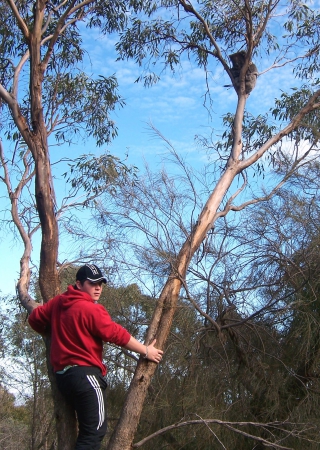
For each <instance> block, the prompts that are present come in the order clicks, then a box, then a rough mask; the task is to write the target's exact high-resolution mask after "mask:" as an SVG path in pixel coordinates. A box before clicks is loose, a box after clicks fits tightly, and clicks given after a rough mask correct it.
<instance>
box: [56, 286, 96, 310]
mask: <svg viewBox="0 0 320 450" xmlns="http://www.w3.org/2000/svg"><path fill="white" fill-rule="evenodd" d="M83 301H85V302H90V303H95V301H94V300H93V298H92V297H91V296H90V295H89V294H87V293H86V292H83V291H79V289H77V288H75V287H74V286H72V285H70V286H68V289H67V290H66V292H64V293H63V294H60V305H61V306H62V308H66V309H67V308H70V306H72V305H74V302H83Z"/></svg>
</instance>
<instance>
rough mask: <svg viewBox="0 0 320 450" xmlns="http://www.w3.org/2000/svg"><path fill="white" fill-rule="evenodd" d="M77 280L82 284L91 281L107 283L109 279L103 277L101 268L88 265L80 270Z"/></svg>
mask: <svg viewBox="0 0 320 450" xmlns="http://www.w3.org/2000/svg"><path fill="white" fill-rule="evenodd" d="M76 280H79V281H81V282H83V281H86V280H89V281H91V282H92V283H98V281H103V283H106V282H107V279H106V278H105V277H104V276H103V275H102V273H101V270H100V269H99V267H97V266H95V265H94V264H86V265H84V266H82V267H80V269H79V270H78V272H77V274H76Z"/></svg>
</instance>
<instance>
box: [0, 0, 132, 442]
mask: <svg viewBox="0 0 320 450" xmlns="http://www.w3.org/2000/svg"><path fill="white" fill-rule="evenodd" d="M128 6H129V5H128V3H127V2H125V1H111V2H104V1H95V0H85V1H84V2H81V1H80V2H79V1H77V0H67V1H61V2H59V1H53V2H48V1H46V0H36V1H31V0H22V1H14V0H7V1H4V2H1V5H0V13H1V15H0V30H1V32H0V35H1V37H0V52H1V57H0V72H1V78H0V79H1V81H0V99H1V105H0V106H1V113H2V116H1V124H0V127H1V134H2V140H1V146H0V161H1V167H2V176H1V181H2V182H3V183H4V187H5V189H6V192H7V198H8V201H9V204H10V208H11V209H10V208H9V209H10V214H11V217H10V219H9V220H8V219H7V220H8V222H13V224H14V226H15V229H16V233H17V235H18V236H19V238H20V239H21V241H22V243H23V254H22V257H21V260H20V271H19V279H18V282H17V292H18V295H19V299H20V302H21V304H22V305H23V306H24V307H25V308H26V309H27V310H28V311H29V310H30V307H31V305H32V303H33V302H34V299H33V297H32V295H33V293H32V292H34V289H33V287H32V285H31V282H30V280H31V267H32V264H31V258H32V239H33V237H34V235H35V233H36V232H37V231H38V230H39V231H40V232H41V245H40V258H39V259H40V262H39V274H38V275H39V287H40V295H41V300H42V301H43V302H47V301H48V300H49V299H50V298H52V297H53V296H54V295H56V294H57V293H58V292H59V291H60V281H59V273H58V251H59V228H58V219H59V217H60V216H61V213H62V211H63V210H64V209H66V208H67V207H70V203H73V205H74V206H75V205H77V204H78V205H79V201H75V200H74V201H73V202H72V201H70V202H69V204H68V202H66V203H64V204H62V206H59V205H58V204H57V199H56V195H55V186H54V177H53V173H52V165H51V159H50V157H52V152H51V150H52V148H54V144H55V145H59V144H61V143H65V144H68V143H72V142H75V140H76V139H77V138H79V137H81V136H82V137H84V136H89V137H92V138H94V139H95V141H96V143H97V145H102V144H104V143H106V142H108V141H110V140H111V139H112V138H113V137H115V135H116V134H117V129H116V126H115V123H114V122H113V121H112V120H111V117H110V114H111V112H112V111H113V110H114V109H115V108H116V107H117V106H121V105H123V100H122V98H121V97H120V95H119V93H118V90H117V88H118V85H117V80H116V78H115V76H114V75H112V74H111V75H110V76H109V77H105V76H97V77H96V78H94V77H92V76H91V75H89V74H87V73H85V72H84V71H83V67H84V64H83V63H84V58H85V52H84V50H83V36H82V35H81V33H82V31H83V32H85V25H86V26H87V27H88V28H90V27H97V28H99V29H100V31H101V33H104V34H108V33H112V32H118V31H119V30H121V29H123V27H124V25H125V22H126V20H127V12H128ZM82 25H84V26H83V27H82V31H80V28H81V26H82ZM49 141H50V145H49ZM77 156H78V155H77ZM71 158H72V159H74V158H73V156H71ZM88 159H90V157H88ZM79 164H81V161H80V162H79ZM95 166H96V170H97V169H98V168H99V167H103V174H104V182H105V183H107V184H108V182H109V180H110V178H112V176H113V177H114V176H115V175H114V174H115V173H116V174H117V173H118V172H117V168H118V167H120V172H121V170H122V166H121V164H120V165H119V166H118V160H116V159H114V158H113V157H112V156H110V155H104V156H102V157H101V158H100V160H99V161H97V162H96V164H95ZM109 169H110V170H111V172H112V173H113V175H112V176H110V172H109ZM71 189H72V187H71ZM75 194H76V190H73V192H71V196H72V195H73V196H74V195H75ZM82 203H83V202H82ZM46 344H47V348H48V349H49V346H50V340H49V338H48V339H46ZM49 376H50V379H51V381H52V387H53V392H54V397H55V407H56V418H57V421H58V428H57V430H58V434H59V448H61V449H62V448H65V449H67V448H72V446H73V442H74V437H75V432H76V430H75V425H76V422H75V418H74V414H73V412H72V411H70V410H69V409H68V407H67V406H66V405H65V404H64V403H63V399H62V398H60V396H59V393H58V391H57V390H56V389H55V383H54V377H53V374H52V370H51V368H50V367H49Z"/></svg>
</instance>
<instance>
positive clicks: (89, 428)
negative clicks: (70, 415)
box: [29, 264, 163, 450]
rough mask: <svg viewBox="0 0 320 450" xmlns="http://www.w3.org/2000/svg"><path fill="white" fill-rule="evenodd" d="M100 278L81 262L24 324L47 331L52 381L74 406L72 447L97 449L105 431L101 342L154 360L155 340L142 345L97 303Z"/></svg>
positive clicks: (96, 270)
mask: <svg viewBox="0 0 320 450" xmlns="http://www.w3.org/2000/svg"><path fill="white" fill-rule="evenodd" d="M103 283H106V278H105V277H104V276H103V275H102V273H101V271H100V269H99V268H98V267H97V266H96V265H94V264H86V265H85V266H82V267H81V268H80V269H79V270H78V272H77V274H76V283H75V285H74V286H68V289H67V291H66V292H64V293H63V294H61V295H57V296H56V297H54V298H53V299H51V300H50V301H49V302H48V303H46V304H45V305H39V306H38V307H35V308H34V309H33V311H32V313H31V314H30V316H29V324H30V325H31V327H32V328H33V329H34V330H35V331H37V332H38V333H41V334H45V333H47V332H48V331H51V354H50V359H51V364H52V367H53V370H54V372H55V373H56V379H57V385H58V388H59V389H60V390H61V392H62V394H63V395H64V396H65V397H66V399H67V400H68V401H69V402H71V404H72V406H73V407H74V409H75V411H76V413H77V418H78V422H79V434H78V438H77V442H76V446H75V450H89V449H90V450H98V449H99V448H100V444H101V441H102V439H103V437H104V435H105V433H106V431H107V421H106V387H107V384H106V381H105V378H104V376H105V374H106V367H105V365H104V364H103V363H102V349H103V342H111V343H113V344H116V345H119V346H121V347H124V348H126V349H128V350H131V351H133V352H136V353H140V355H142V356H143V357H144V358H146V359H149V360H150V361H153V362H155V363H159V362H160V361H161V358H162V354H163V351H162V350H159V349H157V348H155V346H154V345H155V343H156V340H154V341H153V342H152V343H151V344H150V345H147V346H145V345H144V344H142V343H141V342H139V341H137V340H136V339H135V338H134V337H132V336H131V335H130V334H129V332H128V331H127V330H126V329H125V328H123V327H122V326H121V325H119V324H117V323H116V322H113V321H112V320H111V317H110V315H109V313H108V312H107V310H106V309H105V308H104V307H103V306H102V305H100V304H99V303H98V300H99V298H100V295H101V292H102V284H103Z"/></svg>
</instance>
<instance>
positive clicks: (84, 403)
mask: <svg viewBox="0 0 320 450" xmlns="http://www.w3.org/2000/svg"><path fill="white" fill-rule="evenodd" d="M56 379H57V385H58V388H59V389H60V391H61V392H62V394H63V395H64V396H65V397H66V399H67V400H68V401H69V402H71V404H72V406H73V407H74V409H75V411H76V413H77V417H78V422H79V435H78V439H77V443H76V446H75V450H99V448H100V445H101V441H102V439H103V437H104V435H105V434H106V431H107V420H106V419H107V410H106V388H107V383H106V381H105V379H104V378H103V376H102V375H101V371H100V369H98V368H97V367H87V366H76V367H71V368H70V369H68V370H67V371H66V372H65V373H64V374H56Z"/></svg>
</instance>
